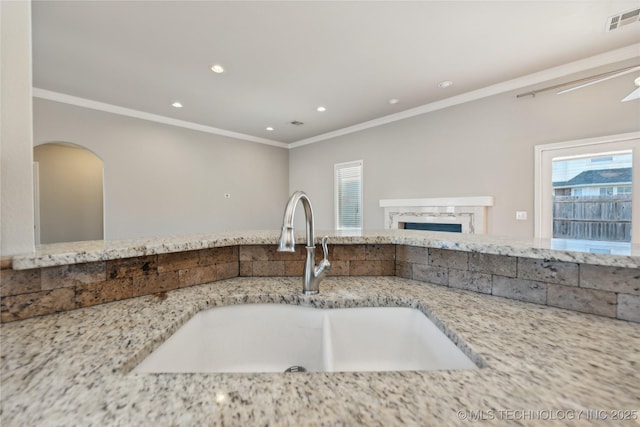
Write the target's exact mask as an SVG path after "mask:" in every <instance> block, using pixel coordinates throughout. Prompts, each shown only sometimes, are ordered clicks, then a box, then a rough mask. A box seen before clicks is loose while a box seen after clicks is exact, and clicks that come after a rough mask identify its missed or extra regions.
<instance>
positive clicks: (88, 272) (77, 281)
mask: <svg viewBox="0 0 640 427" xmlns="http://www.w3.org/2000/svg"><path fill="white" fill-rule="evenodd" d="M105 265H106V263H105V262H104V261H101V262H89V263H85V264H68V265H61V266H58V267H47V268H43V269H42V273H41V275H42V278H41V282H42V290H43V291H44V290H49V289H56V288H69V287H72V286H76V285H82V284H87V283H98V282H104V281H105V280H106V279H107V274H106V269H105Z"/></svg>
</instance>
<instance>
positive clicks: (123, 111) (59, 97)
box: [33, 87, 289, 148]
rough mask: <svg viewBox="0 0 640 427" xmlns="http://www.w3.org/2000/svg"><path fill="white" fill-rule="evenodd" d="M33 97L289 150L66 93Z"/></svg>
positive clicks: (254, 138) (263, 140) (40, 93)
mask: <svg viewBox="0 0 640 427" xmlns="http://www.w3.org/2000/svg"><path fill="white" fill-rule="evenodd" d="M33 96H34V97H35V98H42V99H48V100H50V101H56V102H62V103H64V104H70V105H75V106H78V107H84V108H90V109H92V110H99V111H105V112H107V113H113V114H119V115H121V116H127V117H134V118H136V119H142V120H149V121H152V122H156V123H162V124H166V125H171V126H177V127H181V128H185V129H191V130H197V131H200V132H206V133H212V134H215V135H221V136H227V137H230V138H235V139H241V140H244V141H250V142H257V143H258V144H265V145H272V146H274V147H279V148H289V145H288V144H285V143H284V142H279V141H273V140H270V139H266V138H259V137H257V136H252V135H246V134H243V133H238V132H231V131H228V130H224V129H218V128H214V127H211V126H205V125H201V124H198V123H193V122H187V121H185V120H178V119H172V118H171V117H166V116H160V115H157V114H151V113H146V112H144V111H140V110H133V109H131V108H124V107H120V106H117V105H112V104H105V103H104V102H98V101H93V100H91V99H86V98H79V97H77V96H71V95H67V94H64V93H59V92H53V91H50V90H46V89H40V88H36V87H34V88H33Z"/></svg>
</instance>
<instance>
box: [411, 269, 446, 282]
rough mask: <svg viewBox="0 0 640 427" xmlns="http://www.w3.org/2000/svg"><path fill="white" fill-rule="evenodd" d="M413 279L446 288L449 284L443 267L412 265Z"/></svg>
mask: <svg viewBox="0 0 640 427" xmlns="http://www.w3.org/2000/svg"><path fill="white" fill-rule="evenodd" d="M413 279H414V280H419V281H421V282H427V283H434V284H436V285H443V286H447V285H448V284H449V271H448V270H447V269H446V268H444V267H434V266H432V265H425V264H413Z"/></svg>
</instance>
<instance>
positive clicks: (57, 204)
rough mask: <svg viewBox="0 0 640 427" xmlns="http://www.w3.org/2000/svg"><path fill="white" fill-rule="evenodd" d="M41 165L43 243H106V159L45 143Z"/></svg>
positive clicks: (38, 152) (39, 153)
mask: <svg viewBox="0 0 640 427" xmlns="http://www.w3.org/2000/svg"><path fill="white" fill-rule="evenodd" d="M33 151H34V153H33V159H34V160H35V161H36V162H38V166H39V167H38V171H39V180H38V181H39V191H38V194H39V201H40V203H39V208H40V209H39V211H40V243H56V242H76V241H81V240H102V238H103V216H102V215H103V206H102V190H103V184H102V160H100V158H99V157H97V156H96V155H95V154H93V153H92V152H90V151H89V150H86V149H84V148H81V147H77V146H72V145H68V144H64V145H63V144H56V143H51V144H43V145H38V146H37V147H35V149H34V150H33Z"/></svg>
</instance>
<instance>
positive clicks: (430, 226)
mask: <svg viewBox="0 0 640 427" xmlns="http://www.w3.org/2000/svg"><path fill="white" fill-rule="evenodd" d="M402 225H403V226H402V227H401V228H404V229H405V230H424V231H448V232H450V233H462V224H440V223H437V222H404V223H402Z"/></svg>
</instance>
